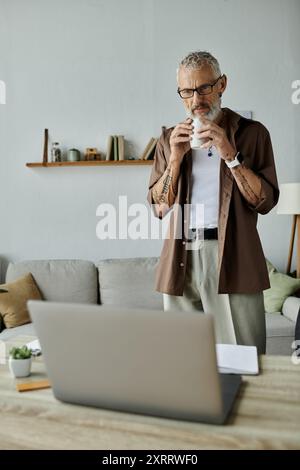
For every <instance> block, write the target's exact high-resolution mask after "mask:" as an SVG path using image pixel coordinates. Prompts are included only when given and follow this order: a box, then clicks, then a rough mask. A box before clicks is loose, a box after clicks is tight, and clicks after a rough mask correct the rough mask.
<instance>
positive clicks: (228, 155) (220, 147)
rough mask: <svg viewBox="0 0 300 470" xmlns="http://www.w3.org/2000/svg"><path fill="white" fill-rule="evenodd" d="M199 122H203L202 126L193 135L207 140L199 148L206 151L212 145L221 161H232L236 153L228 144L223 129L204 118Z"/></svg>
mask: <svg viewBox="0 0 300 470" xmlns="http://www.w3.org/2000/svg"><path fill="white" fill-rule="evenodd" d="M201 121H202V122H203V126H202V127H201V128H200V129H197V130H195V135H196V137H197V138H200V139H206V138H208V139H209V140H208V141H207V142H205V144H203V145H201V148H206V149H208V148H209V147H211V146H212V145H214V146H215V147H216V149H217V151H218V154H219V155H220V157H221V158H222V159H223V160H227V161H230V160H234V157H235V155H236V153H237V152H236V149H235V148H234V147H233V146H232V145H231V143H230V142H229V140H228V138H227V135H226V132H225V131H224V129H222V127H220V126H218V125H217V124H215V123H214V122H212V121H209V120H208V119H206V118H202V117H201Z"/></svg>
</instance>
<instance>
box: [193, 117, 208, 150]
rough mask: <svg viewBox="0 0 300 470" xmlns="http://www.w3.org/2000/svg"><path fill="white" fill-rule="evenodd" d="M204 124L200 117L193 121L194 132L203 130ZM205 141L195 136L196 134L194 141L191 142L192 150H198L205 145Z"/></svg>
mask: <svg viewBox="0 0 300 470" xmlns="http://www.w3.org/2000/svg"><path fill="white" fill-rule="evenodd" d="M202 125H203V124H202V122H201V121H200V119H199V118H198V117H196V118H194V119H193V122H192V126H193V127H194V131H195V130H198V129H201V127H202ZM204 142H205V140H204V139H199V138H198V137H196V136H195V134H194V132H193V134H192V140H191V143H190V145H191V148H192V149H197V148H199V147H200V146H201V145H202V144H204Z"/></svg>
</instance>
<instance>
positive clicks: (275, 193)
mask: <svg viewBox="0 0 300 470" xmlns="http://www.w3.org/2000/svg"><path fill="white" fill-rule="evenodd" d="M252 170H253V171H254V172H255V174H256V175H257V176H259V178H260V180H261V193H260V199H259V202H258V203H257V204H256V205H255V206H253V205H251V204H249V203H248V206H249V207H250V209H252V210H253V211H256V212H258V213H259V214H267V213H268V212H270V210H271V209H273V207H274V206H276V204H277V202H278V198H279V188H278V181H277V175H276V168H275V161H274V154H273V147H272V142H271V137H270V134H269V131H268V130H267V129H266V128H265V127H264V126H263V125H261V126H260V129H259V133H258V138H257V144H256V152H255V162H254V166H253V168H252Z"/></svg>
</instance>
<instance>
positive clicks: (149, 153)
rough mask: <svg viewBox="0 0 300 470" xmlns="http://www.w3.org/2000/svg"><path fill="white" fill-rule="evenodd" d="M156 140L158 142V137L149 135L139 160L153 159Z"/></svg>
mask: <svg viewBox="0 0 300 470" xmlns="http://www.w3.org/2000/svg"><path fill="white" fill-rule="evenodd" d="M157 142H158V139H157V138H156V137H151V139H150V140H149V142H148V144H147V145H146V147H145V149H144V151H143V153H142V155H141V156H140V160H153V159H154V155H155V149H156V144H157Z"/></svg>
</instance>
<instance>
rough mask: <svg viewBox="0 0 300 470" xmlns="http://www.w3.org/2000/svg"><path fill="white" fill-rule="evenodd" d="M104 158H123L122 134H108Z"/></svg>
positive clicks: (114, 159) (123, 141)
mask: <svg viewBox="0 0 300 470" xmlns="http://www.w3.org/2000/svg"><path fill="white" fill-rule="evenodd" d="M105 159H106V160H113V161H118V160H125V139H124V135H110V136H109V137H108V140H107V150H106V157H105Z"/></svg>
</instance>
